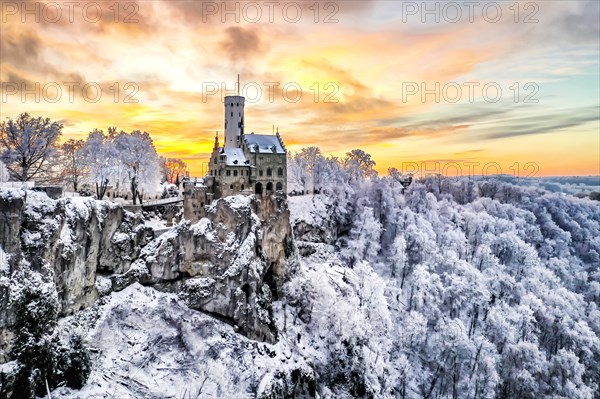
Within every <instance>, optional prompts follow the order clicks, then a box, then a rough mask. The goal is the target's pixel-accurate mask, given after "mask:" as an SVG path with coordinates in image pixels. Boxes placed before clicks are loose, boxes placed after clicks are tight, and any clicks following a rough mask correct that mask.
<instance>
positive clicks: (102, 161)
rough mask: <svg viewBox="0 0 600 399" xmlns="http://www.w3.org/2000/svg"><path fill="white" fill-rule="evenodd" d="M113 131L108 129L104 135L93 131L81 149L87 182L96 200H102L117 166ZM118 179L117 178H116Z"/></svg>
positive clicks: (96, 130)
mask: <svg viewBox="0 0 600 399" xmlns="http://www.w3.org/2000/svg"><path fill="white" fill-rule="evenodd" d="M114 135H115V129H112V128H111V129H109V133H108V135H107V134H104V132H103V131H102V130H98V129H94V130H93V131H92V132H90V134H89V135H88V138H87V140H86V142H85V145H84V146H83V148H82V154H83V158H84V160H85V163H86V165H87V167H88V176H87V177H88V180H89V182H90V183H91V184H92V185H94V187H95V190H96V198H98V199H102V198H104V195H105V194H106V190H107V188H108V185H109V183H110V182H111V181H113V182H114V179H115V176H118V174H115V172H116V168H118V165H117V151H116V149H115V147H114V145H113V138H114ZM117 179H118V177H117Z"/></svg>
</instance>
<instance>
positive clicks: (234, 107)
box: [223, 96, 245, 148]
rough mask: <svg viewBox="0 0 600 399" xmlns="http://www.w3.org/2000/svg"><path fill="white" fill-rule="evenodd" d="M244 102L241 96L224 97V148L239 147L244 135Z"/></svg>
mask: <svg viewBox="0 0 600 399" xmlns="http://www.w3.org/2000/svg"><path fill="white" fill-rule="evenodd" d="M244 101H245V98H244V97H242V96H227V97H225V143H224V144H223V146H224V147H226V148H234V147H239V146H240V136H241V135H242V134H243V133H244Z"/></svg>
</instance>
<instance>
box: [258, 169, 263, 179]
mask: <svg viewBox="0 0 600 399" xmlns="http://www.w3.org/2000/svg"><path fill="white" fill-rule="evenodd" d="M258 175H259V176H261V177H262V175H263V172H262V169H259V170H258Z"/></svg>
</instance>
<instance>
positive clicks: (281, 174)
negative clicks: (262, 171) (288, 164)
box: [277, 168, 283, 177]
mask: <svg viewBox="0 0 600 399" xmlns="http://www.w3.org/2000/svg"><path fill="white" fill-rule="evenodd" d="M277 176H279V177H283V168H279V169H277Z"/></svg>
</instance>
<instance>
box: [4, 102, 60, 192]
mask: <svg viewBox="0 0 600 399" xmlns="http://www.w3.org/2000/svg"><path fill="white" fill-rule="evenodd" d="M62 128H63V125H62V124H60V123H58V122H52V121H51V120H50V119H49V118H45V119H44V118H42V117H37V118H34V117H32V116H30V115H29V114H28V113H27V112H24V113H22V114H21V115H19V117H18V118H17V119H16V120H12V119H9V120H8V121H4V122H2V123H1V124H0V160H1V161H2V162H3V163H4V164H5V165H6V168H7V169H8V171H9V172H10V174H11V176H12V178H13V179H16V180H18V181H29V180H31V179H33V178H35V177H37V176H38V175H39V174H41V173H42V172H44V170H45V169H44V168H45V167H46V166H47V163H48V162H47V161H48V158H50V157H51V156H52V154H53V153H54V152H55V150H56V149H55V144H56V141H57V140H58V138H59V137H60V135H61V131H62Z"/></svg>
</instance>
